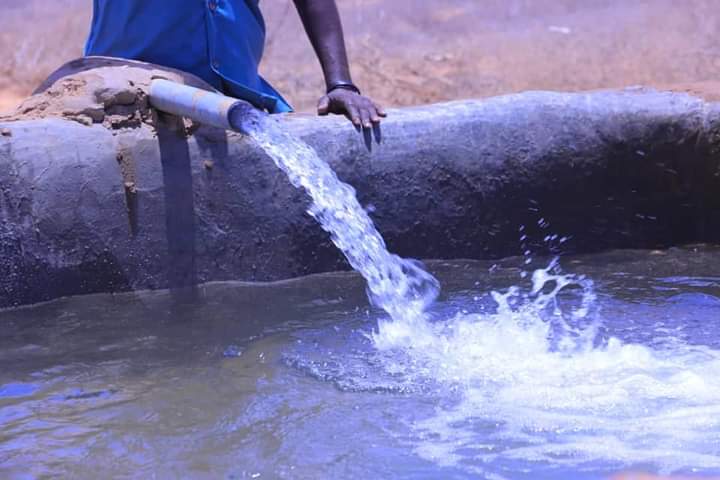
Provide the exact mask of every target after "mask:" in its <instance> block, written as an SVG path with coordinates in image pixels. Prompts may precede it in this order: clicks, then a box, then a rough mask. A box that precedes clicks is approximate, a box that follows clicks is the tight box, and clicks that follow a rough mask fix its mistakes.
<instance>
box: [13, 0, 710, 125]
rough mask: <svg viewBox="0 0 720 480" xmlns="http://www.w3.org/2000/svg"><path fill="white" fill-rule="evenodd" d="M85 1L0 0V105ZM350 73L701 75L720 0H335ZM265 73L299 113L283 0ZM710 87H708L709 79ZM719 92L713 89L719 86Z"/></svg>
mask: <svg viewBox="0 0 720 480" xmlns="http://www.w3.org/2000/svg"><path fill="white" fill-rule="evenodd" d="M91 4H92V1H91V0H3V1H2V5H1V6H0V55H2V57H1V58H3V59H4V61H3V62H2V64H1V65H0V111H3V110H7V109H9V108H11V107H13V106H15V105H16V104H17V103H18V101H19V100H20V99H21V98H23V97H25V96H26V95H28V94H29V93H30V92H31V91H32V89H33V88H34V86H36V85H37V84H38V83H39V82H40V81H41V80H42V79H44V78H45V77H46V76H47V75H48V74H49V73H50V72H51V71H52V70H54V69H55V68H56V67H57V66H59V65H60V64H62V63H63V62H64V61H66V60H69V59H72V58H74V57H77V56H79V55H81V52H82V45H83V42H84V39H85V36H86V34H87V25H88V22H89V20H90V14H91ZM338 4H339V5H340V8H341V10H342V16H343V19H344V22H345V30H346V34H347V37H348V44H349V50H350V55H351V60H352V66H353V73H354V75H355V80H356V82H357V83H358V84H359V85H360V86H361V87H362V88H363V90H364V91H366V92H367V93H368V94H370V95H372V96H373V97H375V98H376V99H377V100H378V101H379V102H381V103H383V104H384V105H387V106H403V105H412V104H418V103H428V102H437V101H444V100H451V99H459V98H470V97H484V96H490V95H496V94H501V93H507V92H515V91H521V90H529V89H531V90H537V89H549V90H584V89H596V88H603V87H619V86H627V85H638V84H646V85H660V86H667V85H675V84H688V83H697V82H706V83H705V85H706V86H708V85H709V86H710V89H711V90H712V89H713V87H714V85H713V83H712V82H714V81H715V78H716V76H717V72H718V70H720V44H719V41H720V8H718V4H717V0H683V1H682V2H679V1H677V0H633V1H627V0H482V1H481V0H443V1H442V2H438V1H436V0H392V1H388V0H338ZM261 5H262V6H263V9H264V12H265V16H266V21H267V26H268V41H267V50H266V57H265V61H264V63H263V66H262V71H263V73H264V75H265V76H266V78H267V79H268V80H270V81H271V82H272V83H274V84H275V86H276V87H277V88H279V89H280V90H281V91H282V92H283V93H284V94H285V95H286V96H287V98H288V99H289V100H290V101H291V102H292V103H293V104H294V105H295V107H296V108H297V109H298V110H301V111H306V110H312V109H313V108H314V105H315V102H316V101H317V99H318V98H319V96H320V94H321V93H322V89H323V82H322V78H321V72H320V68H319V65H318V63H317V61H316V60H315V58H314V55H313V53H312V49H311V47H310V45H309V43H308V41H307V40H306V38H305V36H304V34H303V33H302V27H301V25H300V23H299V21H298V19H297V15H296V13H295V11H294V7H293V5H292V2H291V1H290V0H262V2H261ZM706 90H707V88H706ZM718 91H720V90H718Z"/></svg>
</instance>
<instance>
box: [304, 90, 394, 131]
mask: <svg viewBox="0 0 720 480" xmlns="http://www.w3.org/2000/svg"><path fill="white" fill-rule="evenodd" d="M329 113H335V114H338V115H345V116H346V117H347V118H348V119H349V120H350V121H351V122H352V123H353V125H355V127H357V128H372V127H373V125H377V124H379V123H380V120H381V119H382V118H385V117H387V113H385V110H383V108H382V107H381V106H379V105H377V104H376V103H375V102H373V101H372V100H370V99H369V98H368V97H364V96H362V95H360V94H358V93H355V92H353V91H352V90H345V89H341V88H338V89H336V90H333V91H332V92H330V93H328V94H327V95H325V96H324V97H322V98H321V99H320V102H319V103H318V115H327V114H329Z"/></svg>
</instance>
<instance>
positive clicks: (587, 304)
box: [0, 247, 720, 479]
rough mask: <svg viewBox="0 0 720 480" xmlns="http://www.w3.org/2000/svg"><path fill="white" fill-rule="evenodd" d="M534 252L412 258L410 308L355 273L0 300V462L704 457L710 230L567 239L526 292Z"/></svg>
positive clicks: (714, 406) (391, 472)
mask: <svg viewBox="0 0 720 480" xmlns="http://www.w3.org/2000/svg"><path fill="white" fill-rule="evenodd" d="M549 263H550V259H536V260H535V261H534V262H533V263H532V264H530V265H526V264H525V259H524V258H517V259H506V260H503V261H500V262H476V261H451V262H430V263H429V268H430V271H431V272H432V273H433V274H435V275H436V276H437V277H438V279H439V280H440V281H441V283H442V285H443V293H442V294H441V297H440V300H439V301H438V302H437V303H436V304H435V305H434V306H433V307H432V308H431V310H430V312H429V316H430V318H431V322H430V323H429V324H428V325H426V326H417V325H410V326H408V325H405V326H403V325H399V324H397V323H392V324H390V323H388V322H387V318H386V314H385V313H384V312H381V311H379V310H377V309H372V308H369V307H368V302H367V297H366V294H365V284H364V281H363V280H362V278H361V277H359V276H358V275H357V274H354V273H333V274H326V275H318V276H311V277H307V278H303V279H297V280H292V281H287V282H281V283H273V284H242V283H223V284H211V285H206V286H203V287H201V288H199V289H198V291H197V292H196V293H195V295H192V294H191V293H189V292H176V293H174V294H173V293H170V292H144V293H133V294H125V295H114V296H113V295H95V296H87V297H78V298H69V299H62V300H58V301H53V302H50V303H46V304H43V305H39V306H35V307H31V308H23V309H18V310H11V311H4V312H0V325H1V326H2V331H3V335H2V336H1V337H0V363H1V364H2V366H3V367H2V369H1V370H0V478H38V477H43V476H47V477H52V476H59V477H64V478H97V477H98V475H99V474H100V473H102V476H103V477H106V478H111V477H114V478H129V477H132V478H180V477H183V478H228V479H229V478H293V479H294V478H450V479H452V478H488V479H499V478H507V479H566V478H567V479H595V478H606V477H607V476H609V475H611V474H613V473H615V472H618V471H621V470H627V469H639V470H644V471H652V472H659V473H677V474H695V475H713V474H715V475H717V474H720V338H719V336H718V333H719V332H720V326H719V323H718V322H719V321H720V273H718V272H719V271H718V269H717V265H719V264H720V249H718V248H711V247H696V248H683V249H672V250H669V251H664V252H647V251H624V252H610V253H606V254H597V255H589V256H578V257H567V258H563V259H562V260H561V265H562V267H563V270H564V271H565V272H570V273H574V274H582V275H585V277H586V278H585V279H584V280H583V279H581V278H578V277H574V278H571V280H570V282H569V284H568V285H567V286H566V287H565V288H564V289H563V290H562V291H561V293H560V294H558V295H557V296H550V297H548V299H549V300H548V301H547V302H545V303H544V306H543V307H542V308H540V307H539V306H538V305H539V303H538V295H541V294H543V293H545V294H548V293H550V292H551V291H552V289H553V286H554V285H555V283H554V282H553V281H549V282H548V283H547V284H545V286H544V288H543V289H542V291H541V292H538V293H537V294H535V295H533V294H532V293H531V289H532V284H531V279H532V271H533V270H534V269H537V268H543V267H545V266H546V265H548V264H549ZM523 272H526V275H525V278H522V277H523V275H524V274H523ZM562 278H570V277H562ZM591 284H592V285H591ZM513 286H516V287H517V291H516V293H515V294H514V295H507V293H506V292H507V291H508V289H509V288H510V287H513ZM492 291H496V292H499V293H498V294H496V295H495V298H493V296H492V294H491V292H492ZM498 302H499V303H500V304H501V307H498ZM503 304H504V305H503ZM578 312H580V313H581V314H579V313H578ZM378 322H381V323H383V322H384V323H383V325H384V327H383V328H382V329H380V330H378ZM396 327H397V328H396Z"/></svg>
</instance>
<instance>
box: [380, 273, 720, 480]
mask: <svg viewBox="0 0 720 480" xmlns="http://www.w3.org/2000/svg"><path fill="white" fill-rule="evenodd" d="M531 283H532V284H531V285H530V286H529V287H528V288H526V289H523V288H521V287H519V286H514V287H511V288H510V289H508V290H507V291H505V292H503V293H500V292H493V294H492V298H493V299H494V301H495V302H496V309H495V311H493V312H491V313H460V314H457V315H456V316H455V317H453V318H451V319H449V320H446V321H440V322H435V323H433V324H428V325H427V331H421V332H419V333H418V332H417V331H414V330H412V328H410V327H408V326H406V325H404V324H403V323H402V322H399V323H398V322H381V324H380V328H379V329H378V331H376V332H374V333H372V334H371V338H372V340H373V342H374V344H375V345H376V346H377V348H379V349H380V350H381V351H383V352H385V355H386V356H387V355H388V352H397V353H398V356H399V357H402V358H404V360H403V361H402V364H401V366H400V367H399V366H398V362H388V366H387V368H388V369H391V370H392V371H393V372H395V373H397V372H398V369H399V368H400V370H401V376H402V377H403V378H407V377H411V378H413V382H415V383H422V382H426V381H429V380H432V381H434V382H439V384H440V387H439V388H440V389H444V391H445V392H447V393H446V394H445V395H444V397H445V398H447V397H448V396H450V397H452V396H453V395H455V397H456V400H455V402H453V403H452V404H451V405H450V406H447V405H445V406H443V407H438V408H437V409H436V413H435V415H434V416H432V417H430V418H427V419H425V420H422V421H418V422H416V423H415V424H414V425H413V428H414V430H415V432H416V435H417V438H418V439H419V440H417V441H415V442H414V443H415V445H414V448H415V451H416V453H417V454H418V455H420V456H421V457H423V458H426V459H428V460H431V461H433V462H435V463H437V464H439V465H443V466H453V467H460V468H462V469H464V470H467V471H471V472H474V473H476V474H479V475H487V474H489V473H492V472H495V473H496V472H498V471H500V470H501V469H502V465H506V464H515V465H516V466H517V462H520V461H521V462H528V463H527V464H528V465H538V464H544V465H546V466H552V468H555V469H582V468H585V467H586V466H590V467H589V468H597V466H598V462H602V464H603V465H606V466H612V465H625V466H632V465H636V466H642V465H645V466H647V465H654V466H655V467H656V468H657V469H658V470H659V471H660V472H661V473H674V472H678V471H692V469H700V470H701V471H702V470H703V469H704V470H707V471H717V470H718V469H720V380H719V379H720V352H719V351H716V350H713V349H711V348H709V347H704V346H692V345H688V344H686V343H684V342H681V341H675V342H665V344H664V346H663V347H662V348H660V347H656V348H651V347H648V346H644V345H638V344H632V343H626V342H623V341H621V340H619V339H617V338H613V337H607V338H603V336H602V335H600V334H599V329H600V327H601V324H602V315H601V312H600V309H599V307H598V302H597V301H596V295H595V293H594V287H593V284H592V282H591V281H590V280H589V279H587V278H584V277H582V276H573V275H565V274H563V273H562V272H561V271H560V268H559V265H558V262H557V260H553V261H552V262H551V264H550V265H549V266H548V267H547V268H545V269H541V270H537V271H535V272H534V273H533V275H532V278H531ZM408 357H409V358H408ZM489 465H492V467H488V466H489ZM592 465H595V467H592ZM488 468H489V469H488ZM605 468H609V467H605ZM610 471H612V470H611V469H609V470H608V472H610Z"/></svg>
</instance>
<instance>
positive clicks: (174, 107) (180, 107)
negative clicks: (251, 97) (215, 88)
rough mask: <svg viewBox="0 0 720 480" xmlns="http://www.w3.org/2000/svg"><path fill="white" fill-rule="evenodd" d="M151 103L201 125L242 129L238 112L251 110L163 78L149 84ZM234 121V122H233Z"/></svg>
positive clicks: (218, 96) (236, 101)
mask: <svg viewBox="0 0 720 480" xmlns="http://www.w3.org/2000/svg"><path fill="white" fill-rule="evenodd" d="M150 105H152V106H153V107H154V108H156V109H158V110H160V111H163V112H165V113H170V114H173V115H177V116H181V117H186V118H189V119H191V120H193V121H196V122H198V123H202V124H204V125H211V126H214V127H219V128H223V129H225V130H237V131H242V130H243V129H242V125H240V124H239V123H240V122H239V121H238V120H239V119H240V118H241V117H242V116H243V115H241V114H240V113H241V111H248V112H249V111H253V110H255V108H254V107H253V106H252V105H250V104H249V103H247V102H245V101H242V100H238V99H237V98H232V97H227V96H225V95H221V94H219V93H215V92H209V91H207V90H202V89H199V88H195V87H189V86H187V85H181V84H179V83H176V82H171V81H169V80H164V79H156V80H153V81H152V82H151V83H150ZM233 123H235V125H234V124H233Z"/></svg>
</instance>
